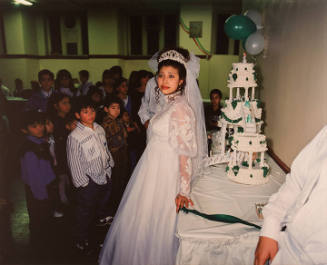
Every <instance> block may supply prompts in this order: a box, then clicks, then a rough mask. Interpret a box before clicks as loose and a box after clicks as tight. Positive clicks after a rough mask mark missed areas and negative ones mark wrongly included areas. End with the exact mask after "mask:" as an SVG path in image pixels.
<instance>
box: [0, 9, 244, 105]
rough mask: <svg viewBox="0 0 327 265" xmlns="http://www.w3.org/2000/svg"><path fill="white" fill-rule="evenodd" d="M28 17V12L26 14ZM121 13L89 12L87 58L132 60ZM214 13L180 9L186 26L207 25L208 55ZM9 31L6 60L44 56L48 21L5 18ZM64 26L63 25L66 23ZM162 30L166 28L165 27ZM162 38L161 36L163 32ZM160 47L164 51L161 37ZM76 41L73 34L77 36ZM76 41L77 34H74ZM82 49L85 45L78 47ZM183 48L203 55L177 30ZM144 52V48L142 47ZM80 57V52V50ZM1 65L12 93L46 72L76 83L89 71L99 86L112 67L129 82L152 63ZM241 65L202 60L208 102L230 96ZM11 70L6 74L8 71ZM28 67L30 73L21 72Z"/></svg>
mask: <svg viewBox="0 0 327 265" xmlns="http://www.w3.org/2000/svg"><path fill="white" fill-rule="evenodd" d="M24 12H25V11H24ZM124 16H125V15H124V14H120V13H119V10H116V9H112V10H109V11H108V10H98V9H94V10H89V11H88V36H89V53H90V54H91V55H127V54H128V45H126V44H127V43H128V33H127V32H126V30H125V29H127V28H128V24H127V23H128V20H127V19H126V16H125V17H124ZM212 16H213V12H212V8H211V7H210V6H201V5H193V6H192V5H185V6H182V7H181V17H182V18H183V20H184V22H185V23H186V24H187V25H188V23H189V21H203V37H202V38H200V41H201V43H202V45H203V46H204V47H205V48H206V49H208V50H210V47H211V44H212V34H211V32H212ZM4 20H5V26H6V27H5V29H6V37H7V39H6V40H7V48H8V54H12V55H16V54H29V55H46V54H47V52H48V51H47V49H48V46H47V43H49V39H48V38H47V34H46V31H47V30H48V27H47V26H46V23H45V18H44V17H43V16H42V15H40V14H34V13H33V14H29V13H22V11H20V10H13V11H10V12H6V16H5V19H4ZM62 24H63V23H62ZM162 24H163V22H162ZM74 30H76V31H77V35H79V36H80V35H81V34H79V33H80V24H79V21H78V24H77V26H76V29H74ZM62 31H63V36H62V42H63V51H64V54H65V53H66V49H65V48H66V42H68V41H69V39H70V38H71V36H69V34H68V33H67V32H65V31H64V30H62ZM161 32H163V31H161ZM9 33H10V34H9ZM160 34H161V38H160V44H161V45H163V33H160ZM73 35H74V34H73ZM75 35H76V34H75ZM79 43H81V42H79ZM179 45H180V46H182V47H184V48H187V49H189V50H190V51H193V52H194V53H195V54H197V55H203V53H202V52H201V51H200V50H199V49H198V47H197V46H196V45H195V43H194V42H193V40H192V39H190V38H189V36H188V35H187V34H186V33H185V32H184V31H182V30H181V29H179ZM144 47H145V48H146V46H144ZM78 49H79V52H80V49H81V46H80V45H79V46H78ZM23 61H24V60H22V59H14V58H13V59H1V58H0V77H2V79H3V82H4V84H5V85H6V86H8V87H9V88H12V89H13V88H14V80H15V78H17V77H19V78H21V79H22V80H23V82H24V85H25V87H27V88H28V87H29V85H30V81H31V80H36V76H37V72H38V71H39V70H41V69H44V68H47V69H49V70H51V71H53V72H54V73H56V72H57V71H58V70H60V69H63V68H65V69H67V70H69V71H70V72H71V73H72V75H73V77H75V78H78V71H80V70H82V69H88V70H89V71H90V80H92V81H93V82H96V81H98V80H101V78H102V72H103V70H104V69H108V68H110V67H111V66H113V65H120V66H121V67H122V68H123V72H124V76H125V77H127V78H128V77H129V74H130V73H131V71H133V70H140V69H146V70H150V68H149V67H148V63H147V61H148V60H145V59H142V60H135V59H133V60H122V59H114V58H91V59H87V58H86V59H64V58H63V59H43V58H41V59H25V61H24V64H23V65H20V64H21V63H22V62H23ZM236 61H238V56H233V55H213V56H212V57H211V58H210V60H207V59H201V62H200V63H201V71H200V76H199V82H200V89H201V93H202V96H203V97H204V98H207V99H208V97H209V92H210V90H211V89H213V88H219V89H221V90H222V91H223V93H224V95H225V96H227V95H228V91H227V88H226V79H227V75H228V72H229V70H230V68H231V63H232V62H236ZM8 66H9V68H10V69H12V71H7V69H6V68H8ZM23 67H26V70H25V69H24V70H23Z"/></svg>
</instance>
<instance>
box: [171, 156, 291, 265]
mask: <svg viewBox="0 0 327 265" xmlns="http://www.w3.org/2000/svg"><path fill="white" fill-rule="evenodd" d="M267 162H268V164H269V165H270V176H269V177H270V181H269V182H268V183H267V184H264V185H259V186H249V185H243V184H238V183H234V182H232V181H231V180H229V179H228V178H227V175H226V172H225V167H226V165H218V166H211V167H209V168H207V169H206V170H205V172H204V174H203V175H202V176H201V177H199V178H197V179H195V180H194V182H193V183H192V193H191V198H192V200H193V202H194V209H196V210H198V211H200V212H203V213H207V214H229V215H233V216H236V217H238V218H241V219H244V220H246V221H249V222H252V223H256V224H258V225H262V221H261V220H260V219H259V218H258V216H257V214H256V208H255V204H256V203H266V202H268V199H269V197H270V196H271V195H272V194H273V193H275V192H276V191H277V190H278V189H279V187H280V186H281V184H282V183H283V182H284V180H285V173H284V172H283V171H282V170H281V169H280V168H279V166H278V165H277V164H276V163H275V162H274V161H273V160H272V159H271V158H270V157H268V158H267ZM177 236H178V237H179V240H180V246H179V250H178V254H177V259H176V264H178V265H200V264H201V265H211V264H215V265H217V264H222V265H234V264H235V265H240V264H253V260H254V251H255V247H256V244H257V241H258V236H259V230H258V229H256V228H253V227H250V226H246V225H243V224H238V223H236V224H226V223H221V222H214V221H209V220H206V219H204V218H202V217H200V216H196V215H194V214H192V213H188V214H185V213H182V212H181V213H180V214H179V219H178V225H177Z"/></svg>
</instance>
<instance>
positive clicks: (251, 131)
mask: <svg viewBox="0 0 327 265" xmlns="http://www.w3.org/2000/svg"><path fill="white" fill-rule="evenodd" d="M253 67H254V65H253V63H248V62H247V61H246V54H244V56H243V61H242V62H241V63H234V64H233V69H232V70H231V72H230V74H229V77H228V87H229V89H230V96H229V99H228V100H226V101H225V103H226V106H225V107H224V108H223V109H222V112H221V119H220V121H219V127H221V130H220V133H219V139H215V140H214V141H215V144H214V146H218V147H219V149H220V153H221V154H222V155H225V154H226V152H230V153H231V154H230V159H229V163H228V166H227V167H226V172H227V175H228V177H229V178H230V179H231V180H233V181H235V182H238V183H243V184H250V185H257V184H264V183H266V182H268V181H269V179H268V176H267V175H268V171H269V166H268V165H267V163H266V162H265V160H264V153H265V151H266V150H267V144H266V137H265V136H264V135H263V134H260V133H261V126H262V124H263V122H262V120H261V115H262V109H261V108H260V104H261V103H260V101H259V100H257V99H255V88H256V87H257V83H256V77H255V71H254V69H253ZM226 135H227V136H228V137H226ZM217 138H218V137H217ZM226 138H227V140H226Z"/></svg>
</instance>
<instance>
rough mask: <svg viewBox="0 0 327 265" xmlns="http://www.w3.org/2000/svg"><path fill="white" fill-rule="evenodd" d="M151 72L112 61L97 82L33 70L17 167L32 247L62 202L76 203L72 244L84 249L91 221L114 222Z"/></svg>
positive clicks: (85, 75)
mask: <svg viewBox="0 0 327 265" xmlns="http://www.w3.org/2000/svg"><path fill="white" fill-rule="evenodd" d="M152 77H153V74H152V73H151V72H148V71H146V70H140V71H134V72H132V73H131V75H130V77H129V79H128V80H127V79H126V78H124V77H123V75H122V69H121V68H120V67H119V66H114V67H112V68H110V69H107V70H105V71H104V72H103V75H102V80H101V82H97V83H96V84H95V85H93V84H92V83H91V82H90V81H89V72H88V71H87V70H81V71H80V72H79V80H80V84H79V85H76V82H74V80H73V78H72V75H71V73H70V72H69V71H67V70H65V69H63V70H60V71H58V73H57V74H56V76H55V75H54V74H53V73H52V72H51V71H50V70H47V69H44V70H41V71H40V72H39V73H38V81H39V89H35V90H34V91H33V93H31V94H30V95H28V100H27V102H26V103H25V104H24V107H23V111H22V113H21V115H20V116H21V119H20V120H21V121H20V122H19V131H20V132H21V133H22V135H21V136H22V137H21V138H22V140H21V143H22V144H21V145H20V148H19V158H20V172H21V174H20V175H21V179H22V181H23V183H24V185H25V193H26V202H27V210H28V215H29V222H30V224H29V228H30V240H31V244H32V245H33V246H34V247H35V249H37V250H40V249H42V247H44V246H45V245H46V242H47V235H48V232H49V225H50V223H51V222H52V221H51V220H53V219H54V218H62V217H63V216H64V215H65V214H66V211H67V209H69V210H70V211H73V216H74V222H73V224H74V225H73V230H74V232H73V235H74V246H75V247H76V248H77V249H79V250H81V251H88V249H89V244H90V243H89V234H90V229H91V227H92V226H94V225H97V226H106V225H108V224H110V223H111V222H112V220H113V217H114V215H115V212H116V210H117V208H118V205H119V203H120V200H121V197H122V194H123V192H124V189H125V187H126V185H127V183H128V180H129V177H130V175H131V173H132V171H133V168H134V167H135V165H136V163H137V161H138V159H139V158H140V156H141V154H142V152H143V150H144V148H145V144H146V128H145V127H144V125H143V124H142V122H141V120H140V118H139V117H138V111H139V109H140V106H141V100H142V97H143V95H144V92H145V87H146V84H147V81H148V80H149V79H150V78H152ZM22 91H23V90H21V91H20V92H22ZM3 95H4V93H2V96H3ZM15 95H16V96H21V94H19V93H18V92H17V93H16V94H15ZM7 96H8V95H7ZM2 106H4V105H2ZM3 112H4V111H1V119H2V120H1V130H6V129H9V126H7V127H8V128H7V127H5V120H4V118H5V115H2V114H3ZM2 125H3V126H2ZM2 127H4V128H2ZM1 140H2V139H1ZM1 157H3V156H1ZM99 176H101V177H99Z"/></svg>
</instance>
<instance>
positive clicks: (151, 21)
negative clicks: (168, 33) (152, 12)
mask: <svg viewBox="0 0 327 265" xmlns="http://www.w3.org/2000/svg"><path fill="white" fill-rule="evenodd" d="M146 31H147V45H148V47H147V53H148V54H154V53H155V52H157V51H158V50H159V32H160V17H159V16H147V17H146Z"/></svg>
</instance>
